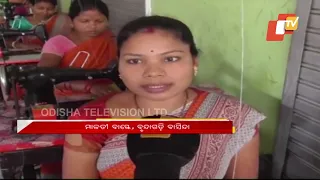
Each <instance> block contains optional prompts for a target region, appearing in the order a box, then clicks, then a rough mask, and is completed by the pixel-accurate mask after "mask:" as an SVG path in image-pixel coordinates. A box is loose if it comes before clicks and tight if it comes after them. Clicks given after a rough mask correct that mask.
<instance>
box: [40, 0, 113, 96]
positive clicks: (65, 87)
mask: <svg viewBox="0 0 320 180" xmlns="http://www.w3.org/2000/svg"><path fill="white" fill-rule="evenodd" d="M69 17H70V18H71V20H72V31H71V33H69V34H68V35H66V36H63V35H57V36H55V37H53V38H51V39H49V41H47V42H46V44H45V45H44V47H43V49H42V55H41V59H40V62H39V64H38V66H39V67H58V68H83V69H105V68H107V67H108V65H109V64H110V62H111V61H113V60H116V59H117V46H116V42H115V39H114V35H113V34H112V32H111V31H110V30H109V29H108V26H109V22H108V19H109V10H108V7H107V6H106V4H105V3H103V2H102V1H101V0H90V1H86V0H75V1H73V2H72V4H71V6H70V10H69ZM113 90H115V91H117V90H119V89H118V88H117V87H116V86H115V84H114V83H112V82H111V81H110V80H107V79H105V80H103V81H101V80H99V81H94V80H93V81H92V80H91V81H89V80H88V81H72V82H65V83H61V84H58V85H57V86H56V88H55V95H56V97H57V99H58V100H59V101H73V100H78V99H92V98H93V96H101V95H104V94H106V93H109V91H113Z"/></svg>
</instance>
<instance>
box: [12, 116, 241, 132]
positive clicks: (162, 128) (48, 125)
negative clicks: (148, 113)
mask: <svg viewBox="0 0 320 180" xmlns="http://www.w3.org/2000/svg"><path fill="white" fill-rule="evenodd" d="M17 133H18V134H193V133H194V134H232V133H235V128H234V127H233V123H232V121H229V120H226V119H174V120H173V119H148V120H147V119H120V120H119V119H117V120H115V119H97V120H18V121H17Z"/></svg>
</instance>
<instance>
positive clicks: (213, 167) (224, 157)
mask: <svg viewBox="0 0 320 180" xmlns="http://www.w3.org/2000/svg"><path fill="white" fill-rule="evenodd" d="M194 90H195V91H196V92H197V93H198V96H197V97H196V98H195V99H194V100H193V101H192V102H190V103H188V105H187V106H186V107H187V108H186V109H187V110H185V111H184V115H183V117H185V118H227V119H229V120H232V121H234V125H235V127H236V129H237V131H236V133H235V134H232V135H229V134H202V135H201V141H200V147H199V149H198V152H197V153H196V156H195V157H194V158H193V160H192V161H191V162H189V163H188V164H186V165H185V166H184V167H182V169H181V172H180V179H222V178H224V176H225V174H226V171H227V169H228V167H229V164H230V161H231V159H232V158H233V157H234V156H235V154H236V153H238V152H239V151H240V149H241V148H242V147H243V146H244V145H245V144H246V143H248V142H249V141H250V140H251V139H252V138H253V136H254V134H255V132H256V127H257V125H258V124H259V123H260V122H261V121H262V120H263V119H265V116H264V115H262V114H260V113H259V112H257V111H256V110H254V109H252V108H251V107H250V106H248V105H246V104H242V105H241V111H240V108H239V106H240V102H239V101H238V100H237V99H235V98H234V97H231V96H228V95H224V94H220V93H216V92H208V91H203V90H199V89H194ZM111 96H112V95H109V96H106V97H104V98H101V99H99V100H96V101H93V102H91V103H89V104H87V105H85V106H83V107H81V108H80V109H79V110H80V113H77V115H74V116H71V117H70V119H96V118H110V116H109V117H92V116H89V117H88V116H86V115H85V114H86V113H85V112H84V108H95V109H97V110H100V109H101V110H102V111H103V109H104V108H106V101H107V100H108V98H110V97H111ZM182 108H183V107H181V108H179V109H177V110H176V111H174V112H172V113H171V114H170V115H173V116H179V115H181V114H180V113H181V110H182ZM126 137H127V135H126V134H118V135H111V136H110V135H106V134H83V135H82V138H83V140H84V141H85V142H91V143H96V145H97V146H96V147H100V148H98V149H97V150H98V151H99V152H100V155H99V158H98V161H97V169H98V171H99V172H100V176H101V178H103V179H107V178H108V179H110V178H111V179H114V178H121V179H132V178H133V176H134V169H135V165H134V164H133V163H132V162H131V160H130V158H129V156H128V153H127V147H126ZM65 146H69V145H68V144H67V143H66V144H65ZM91 147H92V145H91Z"/></svg>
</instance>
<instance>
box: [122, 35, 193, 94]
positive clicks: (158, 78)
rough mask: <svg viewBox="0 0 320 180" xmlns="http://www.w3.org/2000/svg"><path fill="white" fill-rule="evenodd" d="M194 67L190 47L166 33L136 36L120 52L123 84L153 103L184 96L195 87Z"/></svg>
mask: <svg viewBox="0 0 320 180" xmlns="http://www.w3.org/2000/svg"><path fill="white" fill-rule="evenodd" d="M195 66H196V59H194V58H193V56H192V55H191V53H190V46H189V45H188V44H185V43H184V42H182V41H181V40H180V39H178V38H177V37H176V36H175V35H174V34H173V33H171V32H168V31H164V30H155V31H153V32H139V33H136V34H135V35H132V36H131V37H130V38H129V39H128V40H127V41H126V42H125V43H124V44H123V46H122V47H121V49H120V60H119V72H120V75H121V78H122V80H123V82H124V83H125V85H126V86H127V88H128V89H129V90H130V91H132V92H133V93H135V94H137V95H139V96H142V97H145V98H148V99H152V100H166V99H169V98H172V97H174V96H176V95H178V94H180V93H183V92H184V91H185V90H186V89H187V88H188V87H189V86H190V85H191V83H192V79H193V76H194V68H195Z"/></svg>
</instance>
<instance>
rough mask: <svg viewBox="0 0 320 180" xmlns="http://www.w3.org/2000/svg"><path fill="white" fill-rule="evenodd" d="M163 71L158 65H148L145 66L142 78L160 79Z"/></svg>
mask: <svg viewBox="0 0 320 180" xmlns="http://www.w3.org/2000/svg"><path fill="white" fill-rule="evenodd" d="M165 74H166V73H165V70H164V69H163V67H162V66H161V65H159V64H154V65H148V66H146V68H145V70H144V73H143V76H144V77H161V76H165Z"/></svg>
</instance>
